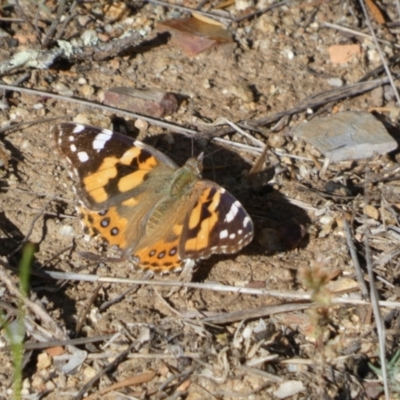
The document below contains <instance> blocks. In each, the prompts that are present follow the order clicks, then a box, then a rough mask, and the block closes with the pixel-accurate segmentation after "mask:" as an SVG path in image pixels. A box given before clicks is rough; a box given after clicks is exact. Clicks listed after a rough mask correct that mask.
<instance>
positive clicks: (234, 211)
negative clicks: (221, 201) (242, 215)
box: [225, 200, 240, 223]
mask: <svg viewBox="0 0 400 400" xmlns="http://www.w3.org/2000/svg"><path fill="white" fill-rule="evenodd" d="M239 207H240V203H239V202H238V201H237V200H236V201H235V202H234V203H233V204H232V207H231V209H230V210H229V212H228V214H226V217H225V221H226V222H228V223H229V222H232V221H233V220H234V218H235V217H236V214H237V213H238V211H239Z"/></svg>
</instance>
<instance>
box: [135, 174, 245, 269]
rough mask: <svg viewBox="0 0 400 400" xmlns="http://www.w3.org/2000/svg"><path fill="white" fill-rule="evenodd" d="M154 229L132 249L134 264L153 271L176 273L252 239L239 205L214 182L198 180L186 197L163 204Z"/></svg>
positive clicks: (228, 251)
mask: <svg viewBox="0 0 400 400" xmlns="http://www.w3.org/2000/svg"><path fill="white" fill-rule="evenodd" d="M166 207H167V208H168V209H169V211H170V212H169V213H168V215H165V218H164V219H163V220H162V221H160V226H159V229H158V230H151V231H147V232H146V234H145V235H144V236H143V238H142V239H141V240H140V241H139V243H138V245H137V246H136V248H135V249H134V250H133V254H134V261H135V262H136V263H137V264H138V265H141V266H142V267H143V268H148V269H151V270H153V271H157V272H167V271H173V270H178V269H181V268H182V267H184V266H185V265H186V264H187V263H189V264H192V265H193V264H194V262H195V261H197V260H199V259H204V258H208V257H209V256H210V255H211V254H217V253H235V252H237V251H239V250H240V249H241V248H243V247H244V246H246V245H247V244H248V243H249V242H250V241H251V240H252V239H253V222H252V220H251V218H250V216H249V215H248V214H247V212H246V211H245V209H244V208H243V206H242V205H241V204H240V202H239V201H238V200H236V199H235V198H234V197H233V196H232V195H231V194H230V193H229V192H228V191H226V190H225V189H224V188H222V187H221V186H219V185H217V184H215V183H214V182H210V181H206V180H198V181H197V182H196V184H195V186H194V189H193V191H192V193H191V194H190V197H189V198H186V197H181V198H180V199H178V200H176V199H175V200H174V201H173V202H171V204H167V205H166Z"/></svg>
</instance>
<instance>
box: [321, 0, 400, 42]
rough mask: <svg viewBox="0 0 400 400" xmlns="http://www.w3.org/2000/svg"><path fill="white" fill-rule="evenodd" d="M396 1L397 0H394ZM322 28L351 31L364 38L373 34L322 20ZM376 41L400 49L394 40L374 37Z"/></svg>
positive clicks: (370, 37) (369, 37)
mask: <svg viewBox="0 0 400 400" xmlns="http://www.w3.org/2000/svg"><path fill="white" fill-rule="evenodd" d="M396 1H397V2H398V1H399V0H396ZM321 27H322V28H332V29H337V30H338V31H342V32H346V33H351V34H352V35H354V36H361V37H364V38H368V39H372V38H373V36H371V35H368V34H367V33H364V32H359V31H355V30H354V29H350V28H346V27H345V26H340V25H337V24H332V23H331V22H323V23H322V24H321ZM376 40H377V41H378V42H380V43H383V44H388V45H389V46H393V47H396V48H398V49H400V44H397V43H395V42H390V41H388V40H384V39H378V38H377V39H376Z"/></svg>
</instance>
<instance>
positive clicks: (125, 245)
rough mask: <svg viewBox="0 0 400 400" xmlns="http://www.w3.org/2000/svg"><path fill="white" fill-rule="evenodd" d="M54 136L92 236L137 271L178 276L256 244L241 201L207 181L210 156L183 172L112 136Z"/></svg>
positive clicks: (90, 132) (67, 129)
mask: <svg viewBox="0 0 400 400" xmlns="http://www.w3.org/2000/svg"><path fill="white" fill-rule="evenodd" d="M52 132H53V135H54V138H55V142H56V147H57V149H58V151H59V152H60V154H61V156H62V157H63V158H65V159H66V161H67V163H68V169H69V172H70V175H71V176H72V178H73V179H74V180H75V181H76V182H77V184H76V187H75V191H76V192H77V195H78V199H79V202H78V213H79V216H80V218H81V220H82V222H83V225H84V229H85V232H86V233H89V234H91V235H100V236H101V238H102V239H104V240H106V241H107V242H108V243H109V245H111V246H114V245H115V246H117V247H118V248H120V249H121V250H123V251H124V253H125V254H127V255H130V256H131V260H132V261H133V263H134V264H135V265H137V266H139V267H141V268H144V269H150V270H152V271H154V272H168V271H174V270H175V271H176V270H179V269H181V268H183V267H185V266H190V265H194V263H195V261H197V260H199V259H202V258H207V257H209V256H210V255H211V254H214V253H236V252H237V251H239V250H240V249H241V248H242V247H244V246H246V245H247V244H248V243H250V242H251V240H252V239H253V222H252V221H251V218H250V217H249V215H248V214H247V212H246V211H245V209H244V208H243V207H242V205H241V204H240V203H239V201H237V200H236V199H235V198H234V197H233V196H232V195H231V194H230V193H228V192H227V191H226V190H225V189H224V188H222V187H220V186H219V185H217V184H216V183H214V182H211V181H207V180H203V179H201V172H202V169H203V167H202V160H203V155H202V154H201V155H200V156H199V157H194V158H190V159H189V160H188V161H187V162H186V164H185V165H184V166H183V167H181V168H179V167H178V166H177V165H176V164H175V163H174V162H173V161H172V160H171V159H170V158H168V157H167V156H166V155H165V154H163V153H161V152H160V151H158V150H156V149H154V148H153V147H151V146H148V145H146V144H144V143H141V142H138V141H136V140H133V139H131V138H129V137H128V136H125V135H121V134H118V133H115V132H112V131H110V130H107V129H100V128H95V127H92V126H86V125H81V124H76V123H62V124H58V125H56V126H54V127H53V129H52Z"/></svg>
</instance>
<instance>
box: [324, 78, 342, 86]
mask: <svg viewBox="0 0 400 400" xmlns="http://www.w3.org/2000/svg"><path fill="white" fill-rule="evenodd" d="M327 82H328V84H329V85H330V86H333V87H342V86H343V84H344V82H343V81H342V80H341V79H340V78H329V79H327Z"/></svg>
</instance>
